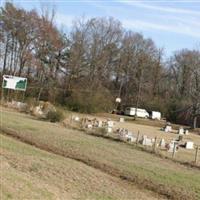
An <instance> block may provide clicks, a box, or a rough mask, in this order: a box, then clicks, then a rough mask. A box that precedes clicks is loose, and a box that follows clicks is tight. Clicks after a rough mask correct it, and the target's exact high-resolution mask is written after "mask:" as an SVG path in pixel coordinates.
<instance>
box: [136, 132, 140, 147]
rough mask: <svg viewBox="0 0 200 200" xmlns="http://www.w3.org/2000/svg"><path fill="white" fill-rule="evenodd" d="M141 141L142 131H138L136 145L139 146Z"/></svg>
mask: <svg viewBox="0 0 200 200" xmlns="http://www.w3.org/2000/svg"><path fill="white" fill-rule="evenodd" d="M139 139H140V131H138V134H137V140H136V145H138V143H139Z"/></svg>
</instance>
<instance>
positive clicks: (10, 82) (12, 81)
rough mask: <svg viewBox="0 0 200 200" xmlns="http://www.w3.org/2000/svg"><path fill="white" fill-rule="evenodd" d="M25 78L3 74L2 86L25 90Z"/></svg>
mask: <svg viewBox="0 0 200 200" xmlns="http://www.w3.org/2000/svg"><path fill="white" fill-rule="evenodd" d="M26 86H27V78H22V77H17V76H10V75H4V76H3V84H2V87H3V88H6V89H11V90H21V91H26Z"/></svg>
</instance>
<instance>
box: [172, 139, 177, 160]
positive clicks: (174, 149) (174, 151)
mask: <svg viewBox="0 0 200 200" xmlns="http://www.w3.org/2000/svg"><path fill="white" fill-rule="evenodd" d="M175 153H176V143H175V142H174V147H173V153H172V158H174V157H175Z"/></svg>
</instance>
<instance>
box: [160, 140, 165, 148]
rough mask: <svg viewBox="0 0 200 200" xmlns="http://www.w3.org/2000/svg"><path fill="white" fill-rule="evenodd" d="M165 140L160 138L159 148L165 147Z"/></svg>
mask: <svg viewBox="0 0 200 200" xmlns="http://www.w3.org/2000/svg"><path fill="white" fill-rule="evenodd" d="M165 144H166V143H165V140H164V139H163V138H162V139H161V140H160V143H159V146H160V147H161V148H165Z"/></svg>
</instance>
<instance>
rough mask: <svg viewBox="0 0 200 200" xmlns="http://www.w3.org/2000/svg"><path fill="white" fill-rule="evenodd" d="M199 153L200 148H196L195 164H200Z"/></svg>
mask: <svg viewBox="0 0 200 200" xmlns="http://www.w3.org/2000/svg"><path fill="white" fill-rule="evenodd" d="M198 152H199V146H197V147H196V152H195V164H197V162H198Z"/></svg>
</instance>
